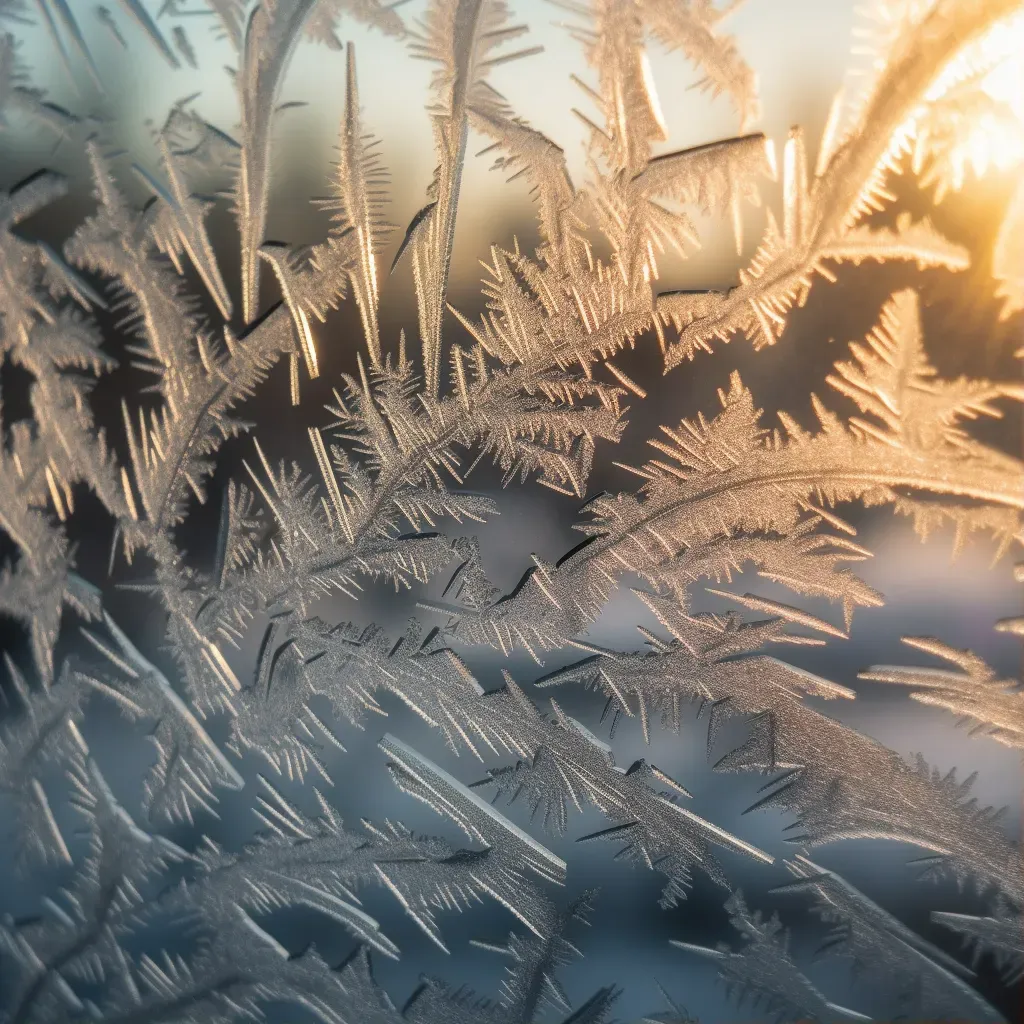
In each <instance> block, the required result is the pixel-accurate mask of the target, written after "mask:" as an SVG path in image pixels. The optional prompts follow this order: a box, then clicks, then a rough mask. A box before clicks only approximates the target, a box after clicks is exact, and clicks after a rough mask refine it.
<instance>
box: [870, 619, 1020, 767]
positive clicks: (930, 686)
mask: <svg viewBox="0 0 1024 1024" xmlns="http://www.w3.org/2000/svg"><path fill="white" fill-rule="evenodd" d="M903 642H904V643H905V644H907V645H908V646H909V647H913V648H915V649H916V650H919V651H923V652H924V653H925V654H930V655H933V656H934V657H936V658H940V659H942V660H943V661H945V662H946V663H947V664H949V665H950V666H951V667H950V668H947V669H943V668H900V667H897V666H895V665H874V666H872V667H871V668H869V669H867V670H866V671H864V672H861V673H860V678H861V679H870V680H871V681H872V682H876V683H893V684H895V685H897V686H906V687H909V688H910V689H911V690H912V691H913V692H912V693H911V694H910V696H911V698H912V699H913V700H916V701H918V702H919V703H921V704H931V705H932V706H933V707H940V708H944V709H945V710H946V711H951V712H952V713H953V714H954V715H956V716H957V717H958V718H959V719H960V721H961V722H966V723H967V724H968V725H969V727H970V731H971V734H972V735H983V736H989V737H991V738H992V739H994V740H995V741H996V742H997V743H1002V744H1004V745H1005V746H1008V747H1016V748H1018V749H1021V748H1024V694H1022V692H1021V688H1020V683H1019V682H1018V681H1017V680H1013V679H1000V678H999V676H998V675H997V674H996V673H995V671H993V670H992V669H991V668H989V666H988V665H986V664H985V662H984V661H982V659H981V658H979V657H978V656H977V655H975V654H972V653H971V652H970V651H961V650H957V649H956V648H955V647H951V646H950V645H949V644H944V643H942V642H941V641H940V640H935V639H934V638H932V637H905V638H904V640H903Z"/></svg>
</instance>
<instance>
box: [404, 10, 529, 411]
mask: <svg viewBox="0 0 1024 1024" xmlns="http://www.w3.org/2000/svg"><path fill="white" fill-rule="evenodd" d="M508 18H509V10H508V5H507V4H506V3H505V0H452V2H448V0H432V2H431V5H430V7H429V8H428V10H427V14H426V17H425V19H424V21H423V26H422V32H421V34H419V35H417V36H415V37H414V39H413V43H412V49H413V53H414V54H415V56H416V57H418V58H420V59H422V60H429V61H432V62H434V63H436V64H438V65H440V66H439V67H438V69H437V70H436V71H435V72H434V79H433V85H432V88H433V92H434V96H435V105H434V106H433V107H432V108H431V122H432V127H433V131H434V148H435V150H436V152H437V159H438V163H437V170H436V171H435V172H434V180H433V181H432V182H431V185H430V188H429V189H428V192H427V199H428V202H427V204H426V205H425V206H424V207H423V208H422V209H421V210H420V211H419V212H418V213H417V214H416V215H415V217H413V219H412V222H411V223H410V225H409V227H408V229H407V230H406V234H405V239H404V241H403V242H402V246H401V248H400V249H399V252H398V256H396V257H395V262H396V263H397V261H398V259H400V258H401V256H402V254H403V253H404V252H405V251H406V250H407V249H408V250H410V253H411V259H412V265H413V275H414V277H415V280H416V302H417V306H418V308H419V324H420V341H421V343H422V345H423V374H424V389H425V391H426V393H427V395H428V396H430V397H435V396H436V395H437V394H438V391H439V390H440V386H441V380H440V375H441V356H442V350H441V321H442V318H443V316H444V311H445V305H446V300H447V291H448V273H449V268H450V264H451V258H452V245H453V243H454V240H455V216H456V211H457V209H458V203H459V190H460V188H461V185H462V170H463V163H464V161H465V156H466V141H467V135H468V131H469V116H470V112H471V111H473V110H480V111H483V112H484V113H485V114H486V112H488V111H489V110H490V109H491V108H492V107H493V106H494V105H495V103H496V102H497V103H498V105H499V107H500V97H497V96H496V95H495V93H494V91H493V90H492V89H490V88H489V87H488V85H487V75H488V73H489V72H490V69H491V68H492V67H495V66H496V65H499V64H505V63H508V62H509V61H512V60H516V59H518V58H519V57H525V56H528V55H530V54H533V53H536V52H537V49H536V48H529V49H524V50H518V51H515V52H507V51H506V52H497V53H495V52H494V51H495V50H498V48H499V47H500V46H501V45H502V44H503V43H504V42H506V41H507V40H509V39H513V38H515V37H517V36H520V35H522V34H523V33H524V32H526V26H525V25H515V26H510V25H508V24H507V21H508Z"/></svg>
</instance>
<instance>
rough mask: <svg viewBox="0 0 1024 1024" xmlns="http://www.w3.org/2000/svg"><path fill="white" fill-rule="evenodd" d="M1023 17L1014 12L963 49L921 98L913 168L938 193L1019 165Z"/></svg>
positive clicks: (1022, 153)
mask: <svg viewBox="0 0 1024 1024" xmlns="http://www.w3.org/2000/svg"><path fill="white" fill-rule="evenodd" d="M1022 54H1024V15H1021V14H1018V15H1015V16H1014V17H1013V18H1010V19H1008V20H1006V21H1004V22H1003V23H1002V24H1000V25H998V26H997V27H996V28H995V29H994V30H993V31H992V32H990V33H989V34H988V35H986V36H985V37H984V38H983V39H981V40H979V41H978V43H977V44H975V45H973V46H970V47H967V48H966V49H965V50H964V51H963V52H962V53H961V55H960V56H959V57H958V58H957V59H956V60H955V61H953V62H952V63H951V64H950V65H949V66H948V67H947V68H946V70H945V71H944V72H943V73H942V74H941V75H940V76H939V77H938V79H936V81H935V84H934V85H933V86H932V88H931V90H929V93H928V95H927V97H926V102H927V103H929V104H930V107H931V109H930V111H929V113H928V114H927V115H925V116H924V117H922V118H921V120H920V122H919V125H918V128H919V132H920V135H919V137H918V139H917V145H916V147H915V163H917V164H918V166H920V165H922V164H925V163H931V164H932V166H931V168H930V170H929V173H928V175H927V177H928V178H929V179H930V180H932V181H934V182H935V183H936V185H937V187H938V191H939V193H940V195H941V194H942V193H944V192H945V191H947V190H950V189H952V190H954V191H955V190H958V189H960V188H961V187H962V186H963V183H964V179H965V177H966V175H967V172H968V170H970V171H972V172H973V173H974V174H975V175H977V176H980V175H983V174H985V173H986V172H987V171H989V170H994V171H1005V170H1008V169H1009V168H1011V167H1014V166H1017V165H1018V164H1024V61H1022V59H1021V56H1022Z"/></svg>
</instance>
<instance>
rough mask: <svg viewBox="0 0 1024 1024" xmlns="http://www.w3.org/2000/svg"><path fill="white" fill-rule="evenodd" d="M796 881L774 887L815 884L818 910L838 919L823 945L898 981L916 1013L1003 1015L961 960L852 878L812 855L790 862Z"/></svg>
mask: <svg viewBox="0 0 1024 1024" xmlns="http://www.w3.org/2000/svg"><path fill="white" fill-rule="evenodd" d="M787 867H788V868H789V869H790V872H791V873H792V874H793V875H795V876H796V878H797V881H795V882H791V883H789V884H788V885H782V886H778V887H776V888H775V889H774V890H773V891H774V892H782V891H794V890H797V891H806V890H810V891H811V892H813V893H814V895H815V896H816V898H817V903H816V905H815V912H816V913H817V915H818V916H819V917H820V918H821V919H822V920H823V921H825V922H827V923H829V924H831V925H833V926H834V927H833V929H832V931H831V933H830V934H829V935H828V936H827V938H826V939H825V942H824V943H823V945H822V947H821V949H822V951H826V950H827V951H828V952H830V953H832V952H834V953H838V954H841V955H847V956H852V957H853V960H854V964H855V967H856V969H857V972H858V976H859V977H862V978H877V979H878V980H880V981H883V982H884V981H888V982H889V983H890V984H892V983H895V986H896V988H897V990H898V991H899V992H900V994H901V997H902V1000H903V1007H902V1009H903V1012H904V1013H905V1014H906V1015H907V1016H908V1017H910V1018H912V1019H922V1020H972V1021H974V1020H976V1021H1003V1020H1004V1017H1003V1016H1002V1014H1000V1013H999V1011H998V1010H996V1009H995V1008H994V1007H992V1006H990V1005H989V1004H988V1003H987V1002H986V1001H985V1000H984V999H983V998H982V997H981V996H980V995H979V994H978V993H977V992H975V991H974V989H972V988H971V987H970V985H969V984H967V982H966V981H965V980H964V979H965V978H970V977H971V974H970V972H969V971H967V969H966V968H965V967H963V966H962V965H961V964H960V963H959V962H958V961H957V960H955V959H954V958H953V957H951V956H949V955H948V954H946V953H944V952H942V950H940V949H938V948H937V947H936V946H933V945H932V944H931V943H930V942H928V941H926V940H925V939H923V938H921V937H920V936H919V935H917V934H916V933H915V932H912V931H911V930H910V929H909V928H907V927H906V926H905V925H903V924H902V923H901V922H900V921H898V920H897V919H896V918H895V917H893V916H892V915H891V914H889V913H888V911H886V910H883V909H882V907H880V906H878V904H876V903H874V902H873V901H872V900H870V899H868V897H867V896H865V895H864V894H863V893H862V892H860V891H859V890H857V889H855V888H854V887H853V886H852V885H850V883H849V882H847V881H846V880H845V879H843V878H841V877H840V876H839V875H837V874H835V873H834V872H832V871H829V870H827V869H826V868H822V867H820V866H819V865H817V864H815V863H814V862H813V861H812V860H810V859H808V858H807V857H803V856H798V857H796V858H795V859H794V860H792V861H788V862H787Z"/></svg>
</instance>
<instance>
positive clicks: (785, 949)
mask: <svg viewBox="0 0 1024 1024" xmlns="http://www.w3.org/2000/svg"><path fill="white" fill-rule="evenodd" d="M725 908H726V910H727V911H728V912H729V919H730V922H731V923H732V926H733V927H734V928H735V929H736V930H737V931H738V932H739V933H740V935H741V936H742V938H743V940H744V944H743V946H742V947H741V949H740V950H739V951H738V952H734V951H732V950H731V949H730V947H729V946H728V945H727V944H725V943H721V944H719V946H718V948H717V949H707V948H705V947H703V946H695V945H692V944H690V943H688V942H680V941H678V940H676V939H673V940H672V945H673V946H675V947H677V948H678V949H682V950H685V951H687V952H690V953H699V954H701V955H702V956H706V957H709V958H710V959H711V960H713V961H714V962H715V964H717V966H718V976H719V978H720V979H721V980H722V982H723V983H724V985H725V987H726V991H727V992H728V993H729V994H730V995H733V996H734V997H735V998H736V1000H737V1002H738V1003H739V1004H740V1005H741V1006H743V1005H748V1006H750V1007H752V1008H753V1009H754V1010H755V1011H757V1012H760V1013H763V1014H769V1015H770V1019H771V1020H774V1021H777V1022H779V1024H782V1022H790V1021H792V1022H796V1021H805V1020H811V1021H821V1022H822V1024H831V1022H833V1021H869V1020H871V1018H870V1017H867V1016H865V1015H864V1014H862V1013H858V1012H857V1011H856V1010H851V1009H848V1008H847V1007H845V1006H838V1005H837V1004H835V1003H832V1002H829V1000H828V999H827V998H826V997H825V996H824V995H822V993H821V992H820V991H819V990H818V989H817V988H815V986H814V985H813V984H812V982H811V981H810V980H809V979H808V978H807V976H806V975H804V974H803V972H802V971H801V970H800V969H799V968H798V967H797V965H796V964H795V963H794V962H793V960H792V958H791V957H790V953H789V934H788V932H787V931H786V930H785V929H783V927H782V922H781V921H780V920H779V917H778V915H777V914H774V915H772V917H771V918H769V919H767V920H766V919H765V918H764V917H763V916H762V914H761V912H760V911H759V910H755V911H753V912H751V911H750V910H749V908H748V907H747V904H746V902H745V901H744V899H743V894H742V893H740V892H735V893H733V895H732V896H731V897H730V898H729V900H728V902H727V903H726V904H725Z"/></svg>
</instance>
